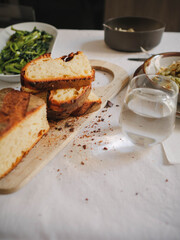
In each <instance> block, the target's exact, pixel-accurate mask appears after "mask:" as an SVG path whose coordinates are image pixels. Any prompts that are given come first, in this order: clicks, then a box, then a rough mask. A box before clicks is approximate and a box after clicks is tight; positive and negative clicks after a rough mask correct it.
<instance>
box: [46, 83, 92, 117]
mask: <svg viewBox="0 0 180 240" xmlns="http://www.w3.org/2000/svg"><path fill="white" fill-rule="evenodd" d="M90 92H91V85H89V86H86V87H84V91H83V93H81V94H80V95H78V96H77V97H76V98H74V99H70V100H69V101H66V102H57V101H56V100H53V91H51V92H50V95H49V97H48V98H47V99H48V103H47V105H48V108H47V109H48V110H47V116H48V119H49V120H61V119H64V118H67V117H68V116H70V115H71V113H72V112H74V111H75V110H76V109H78V108H79V107H81V106H82V105H83V104H84V102H85V101H86V99H87V98H88V96H89V94H90Z"/></svg>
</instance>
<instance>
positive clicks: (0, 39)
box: [0, 22, 58, 82]
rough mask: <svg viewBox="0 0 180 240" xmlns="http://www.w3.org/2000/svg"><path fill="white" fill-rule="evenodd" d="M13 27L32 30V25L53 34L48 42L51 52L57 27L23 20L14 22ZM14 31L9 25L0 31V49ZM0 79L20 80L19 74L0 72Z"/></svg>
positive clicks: (6, 80)
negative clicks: (22, 21) (23, 21)
mask: <svg viewBox="0 0 180 240" xmlns="http://www.w3.org/2000/svg"><path fill="white" fill-rule="evenodd" d="M13 27H14V28H15V29H19V30H27V31H32V30H33V28H34V27H36V28H37V29H39V30H41V31H42V30H44V31H46V32H48V33H50V34H52V35H53V40H52V41H51V43H50V46H49V49H48V52H51V51H52V49H53V46H54V43H55V40H56V37H57V34H58V31H57V29H56V28H55V27H54V26H51V25H49V24H46V23H40V22H25V23H18V24H14V25H13ZM13 33H14V31H12V30H11V26H9V27H7V28H5V29H3V30H2V31H1V32H0V51H1V50H2V49H3V48H4V46H5V45H6V42H7V40H8V39H9V37H10V36H11V35H12V34H13ZM0 80H1V81H5V82H19V81H20V74H16V75H15V74H6V75H5V74H0Z"/></svg>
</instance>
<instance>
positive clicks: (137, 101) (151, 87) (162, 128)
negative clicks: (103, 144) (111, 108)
mask: <svg viewBox="0 0 180 240" xmlns="http://www.w3.org/2000/svg"><path fill="white" fill-rule="evenodd" d="M178 92H179V89H178V86H177V84H176V83H175V82H173V81H172V80H170V79H169V78H168V77H165V76H161V75H146V74H141V75H139V76H136V77H134V78H133V79H132V80H131V81H130V83H129V86H128V89H127V92H126V96H125V99H124V104H123V107H122V111H121V114H120V126H121V128H122V131H123V133H124V134H125V135H126V136H127V137H128V139H129V140H130V141H131V142H133V143H134V144H135V145H138V146H141V147H148V146H152V145H154V144H156V143H160V142H162V141H163V140H165V139H166V138H167V137H168V136H169V135H170V134H171V133H172V131H173V129H174V126H175V117H176V108H177V96H178Z"/></svg>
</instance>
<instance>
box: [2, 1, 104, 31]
mask: <svg viewBox="0 0 180 240" xmlns="http://www.w3.org/2000/svg"><path fill="white" fill-rule="evenodd" d="M0 3H1V4H6V5H8V4H13V5H16V6H17V9H16V10H15V8H14V9H12V10H11V11H8V10H6V11H7V14H12V17H11V21H14V22H15V21H16V23H17V22H22V19H23V20H24V21H28V20H29V19H31V18H33V16H34V18H35V20H36V21H39V22H45V23H49V24H52V25H54V26H55V27H57V28H63V29H102V23H103V18H104V3H105V0H48V1H47V0H18V1H15V0H14V1H8V0H4V1H3V0H1V1H0ZM11 7H12V6H11ZM9 8H10V6H9ZM1 11H2V13H1ZM15 11H17V15H16V16H15V14H14V13H15ZM1 14H2V15H3V14H5V9H4V11H3V9H2V7H1V6H0V16H1ZM10 24H11V23H10V19H9V22H8V23H6V21H5V18H4V22H3V19H2V18H1V19H0V25H1V26H2V27H4V26H5V25H7V26H9V25H10Z"/></svg>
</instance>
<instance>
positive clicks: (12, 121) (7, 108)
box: [0, 88, 45, 139]
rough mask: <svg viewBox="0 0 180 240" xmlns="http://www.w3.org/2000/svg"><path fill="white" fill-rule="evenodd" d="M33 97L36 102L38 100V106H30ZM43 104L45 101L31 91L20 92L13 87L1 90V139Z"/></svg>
mask: <svg viewBox="0 0 180 240" xmlns="http://www.w3.org/2000/svg"><path fill="white" fill-rule="evenodd" d="M13 95H14V96H13ZM31 98H35V99H34V102H36V106H34V107H32V108H30V107H29V102H30V100H31ZM37 102H38V104H37ZM43 105H45V102H44V101H43V100H42V99H40V98H37V97H36V96H33V95H31V94H29V93H25V92H21V94H19V91H17V90H14V89H12V88H4V89H2V90H0V139H1V138H2V137H3V136H4V134H6V133H8V132H9V131H10V130H11V129H12V128H14V127H16V125H17V124H18V123H19V122H20V121H23V120H24V118H25V117H27V116H28V115H30V114H32V113H33V112H35V111H38V110H39V108H41V107H42V106H43Z"/></svg>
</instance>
